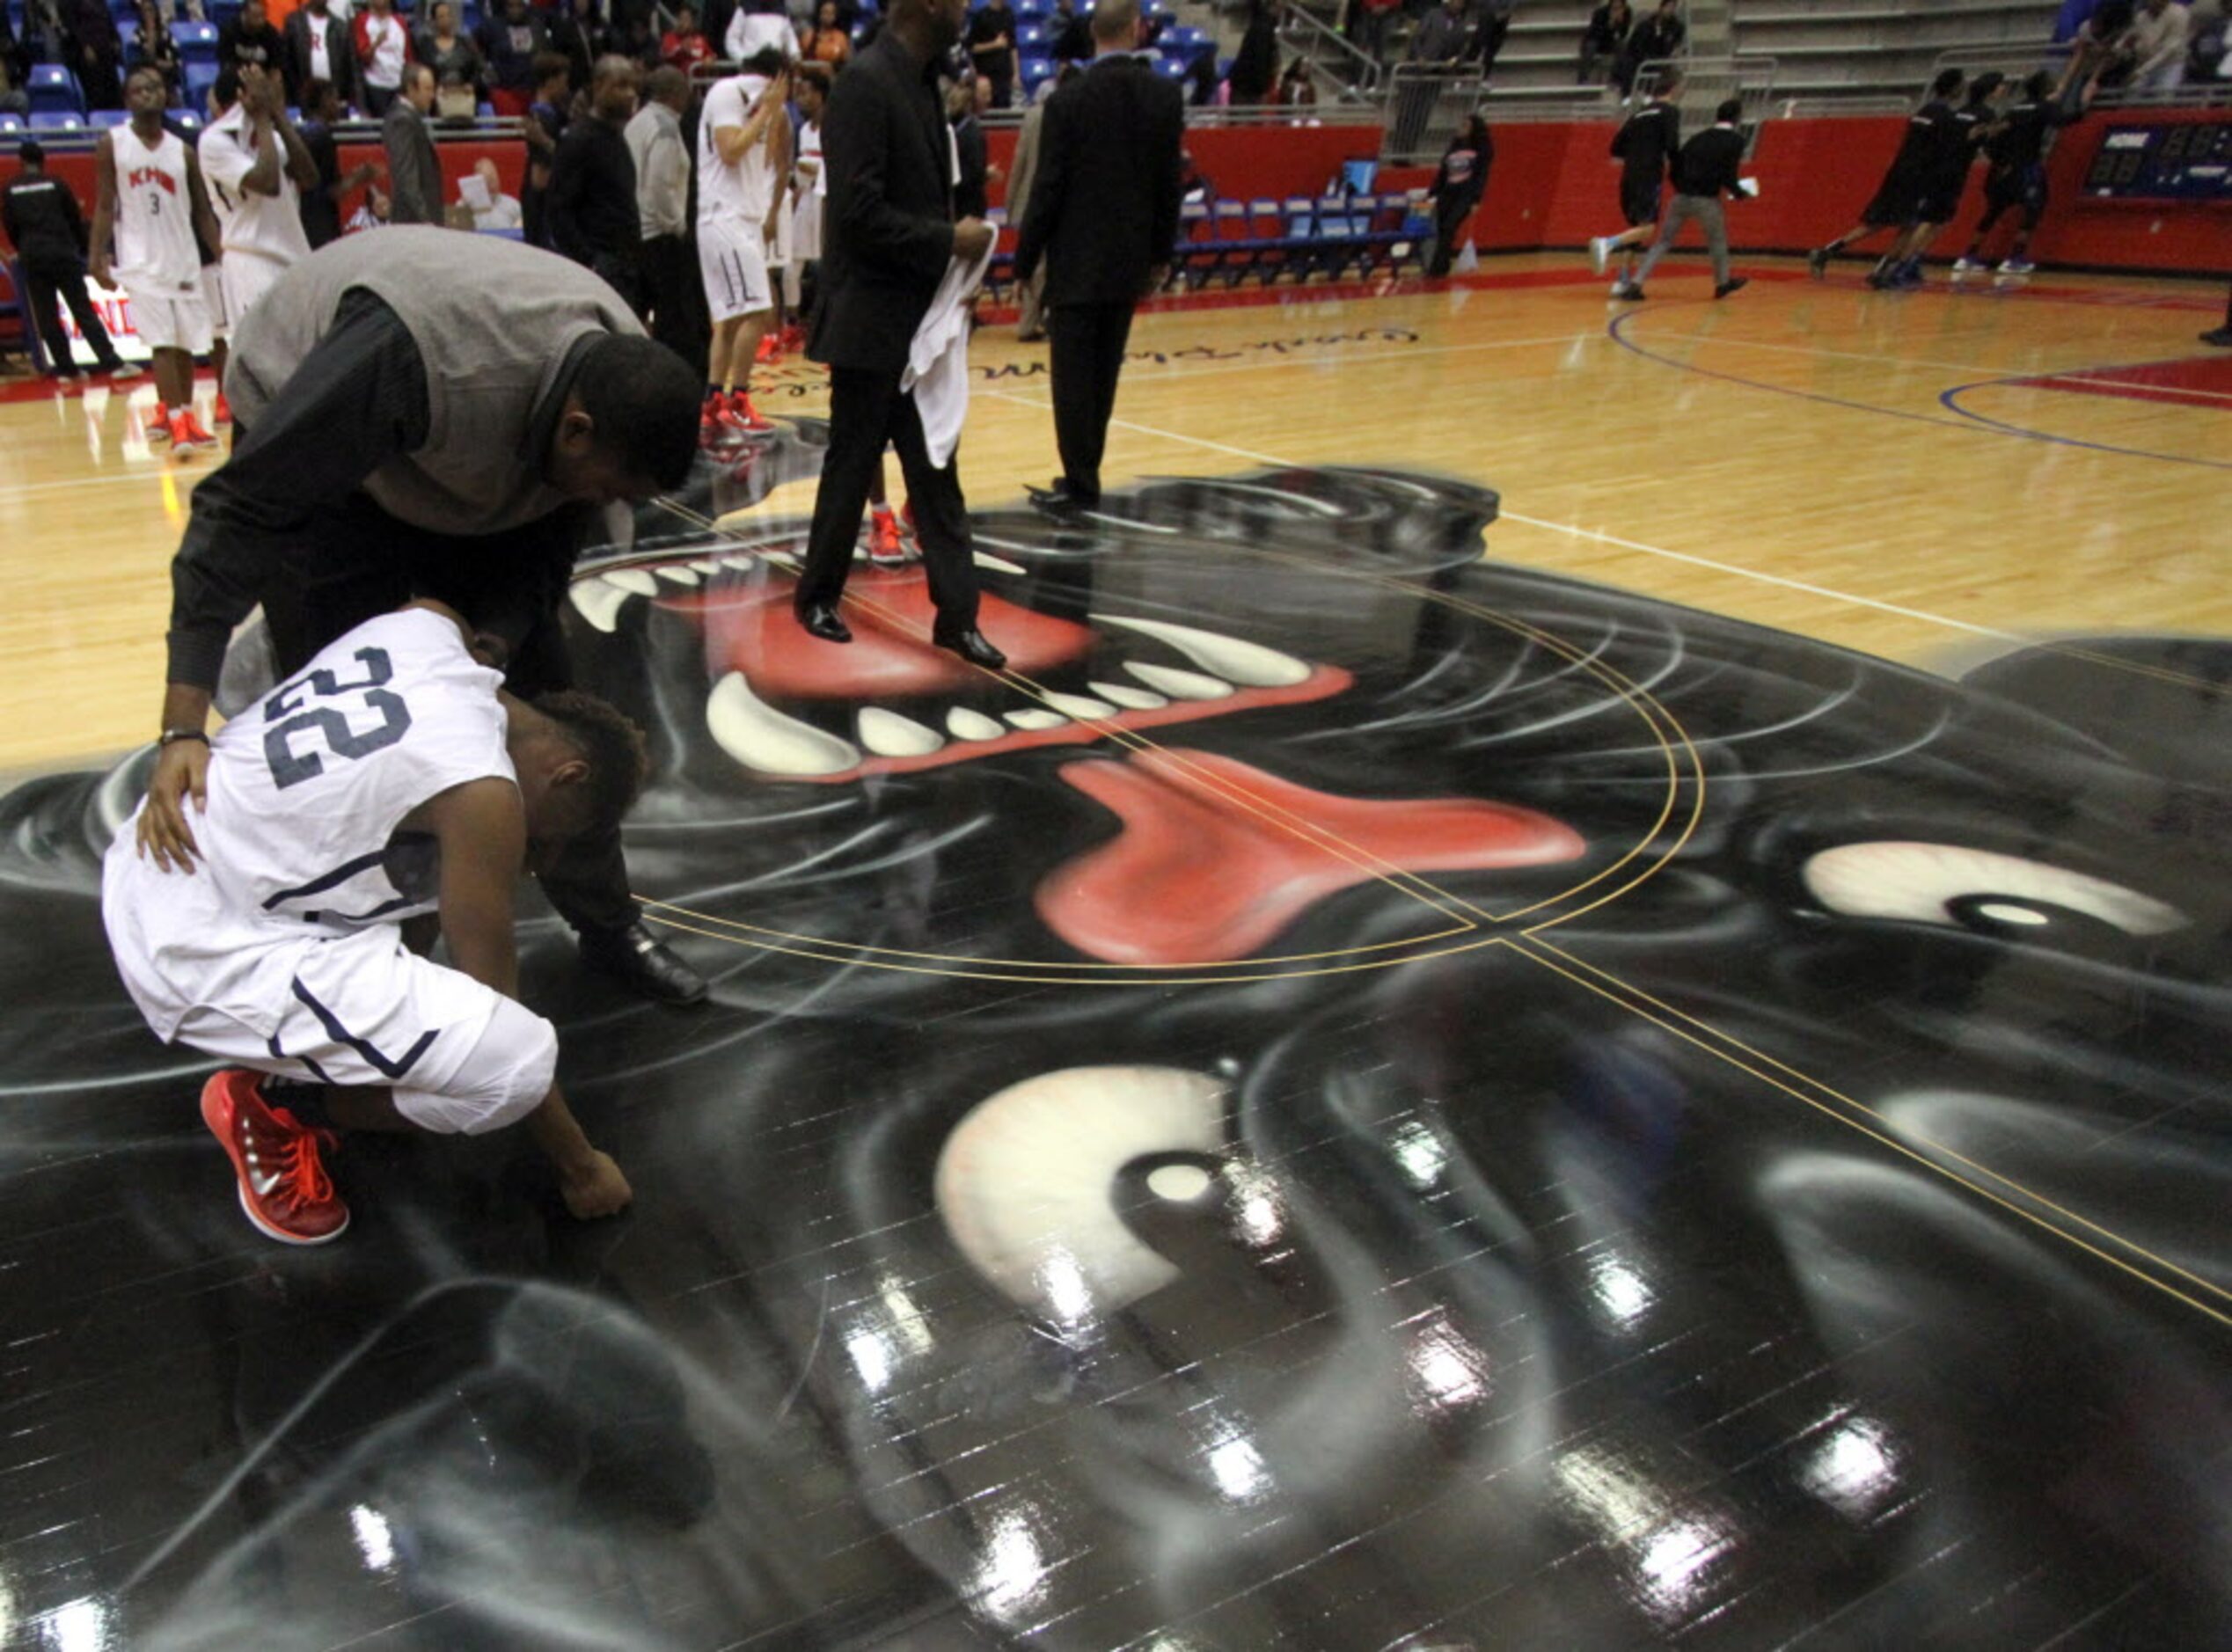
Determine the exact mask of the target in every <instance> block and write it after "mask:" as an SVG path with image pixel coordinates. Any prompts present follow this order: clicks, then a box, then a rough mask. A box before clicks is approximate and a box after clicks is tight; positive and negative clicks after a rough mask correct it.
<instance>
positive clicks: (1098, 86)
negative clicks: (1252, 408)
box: [1015, 0, 1186, 510]
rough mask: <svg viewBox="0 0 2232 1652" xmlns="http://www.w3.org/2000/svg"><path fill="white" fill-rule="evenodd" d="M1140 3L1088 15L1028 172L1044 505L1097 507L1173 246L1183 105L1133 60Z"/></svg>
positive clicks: (1105, 1)
mask: <svg viewBox="0 0 2232 1652" xmlns="http://www.w3.org/2000/svg"><path fill="white" fill-rule="evenodd" d="M1138 40H1139V0H1101V3H1100V4H1098V5H1097V6H1095V7H1094V11H1093V46H1094V59H1093V67H1092V68H1091V69H1087V71H1086V72H1085V74H1084V75H1083V76H1082V77H1079V79H1078V80H1076V81H1074V82H1072V84H1069V85H1067V86H1065V87H1063V88H1062V89H1061V90H1060V91H1057V92H1056V93H1055V94H1054V96H1053V98H1052V99H1050V101H1049V102H1048V104H1047V106H1046V124H1045V128H1044V130H1043V132H1042V133H1041V135H1040V137H1039V155H1038V172H1037V176H1036V178H1035V179H1033V180H1032V184H1031V198H1030V201H1029V203H1028V208H1027V209H1026V210H1025V212H1024V215H1023V230H1022V235H1021V238H1020V239H1019V240H1018V241H1017V243H1016V247H1015V275H1016V279H1017V280H1018V281H1028V280H1029V279H1030V278H1031V275H1032V274H1033V273H1034V272H1035V271H1036V269H1037V268H1038V262H1039V259H1041V258H1042V257H1043V258H1044V259H1045V260H1046V296H1045V299H1044V301H1043V302H1044V303H1045V306H1046V318H1047V319H1046V331H1047V334H1048V336H1049V337H1050V339H1051V340H1053V348H1052V355H1053V368H1054V440H1055V444H1056V446H1057V447H1058V448H1059V449H1060V450H1061V455H1062V477H1061V479H1060V480H1059V481H1057V483H1056V484H1055V486H1054V490H1053V493H1051V494H1050V495H1045V496H1042V497H1041V502H1042V503H1044V504H1049V505H1050V506H1051V507H1053V508H1057V509H1061V510H1090V509H1092V508H1094V507H1096V506H1097V505H1099V504H1100V502H1101V450H1103V449H1104V448H1105V447H1107V445H1108V440H1109V414H1111V413H1114V412H1115V411H1116V376H1117V375H1118V374H1120V373H1121V372H1123V350H1124V346H1125V345H1126V344H1127V343H1129V342H1130V341H1131V311H1132V307H1133V306H1134V305H1135V304H1137V303H1138V301H1139V300H1140V298H1141V297H1142V296H1145V294H1147V293H1149V292H1152V291H1153V289H1155V288H1157V287H1159V286H1160V285H1161V283H1162V278H1163V276H1164V275H1165V274H1167V271H1168V267H1169V263H1170V256H1171V248H1172V246H1173V245H1174V244H1175V242H1176V240H1177V238H1178V203H1179V200H1180V198H1181V194H1182V191H1181V188H1180V185H1179V172H1180V157H1181V154H1182V146H1183V144H1184V141H1185V133H1186V105H1185V99H1184V96H1183V94H1182V93H1181V92H1180V91H1179V90H1178V88H1177V87H1175V86H1174V85H1172V84H1170V83H1169V82H1168V81H1167V80H1165V79H1163V78H1162V77H1160V76H1159V75H1157V74H1156V73H1155V72H1154V70H1153V69H1152V68H1151V67H1150V66H1149V65H1148V64H1147V63H1146V62H1145V61H1143V60H1142V59H1140V58H1138V57H1137V56H1135V55H1133V49H1134V48H1136V47H1137V46H1138Z"/></svg>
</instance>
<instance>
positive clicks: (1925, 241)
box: [1878, 69, 2007, 287]
mask: <svg viewBox="0 0 2232 1652" xmlns="http://www.w3.org/2000/svg"><path fill="white" fill-rule="evenodd" d="M2006 84H2007V77H2006V76H2005V75H2002V74H2001V73H1999V72H1998V71H1997V70H1994V69H1987V70H1986V71H1985V72H1984V73H1983V74H1980V75H1979V76H1978V77H1976V78H1975V79H1974V80H1972V81H1971V82H1970V83H1969V91H1968V101H1967V102H1966V103H1965V104H1963V105H1962V106H1960V107H1959V108H1958V109H1956V110H1954V111H1953V126H1952V132H1951V135H1950V136H1946V137H1944V138H1943V141H1942V142H1941V143H1939V145H1938V148H1937V151H1936V156H1935V157H1934V158H1933V160H1932V163H1931V169H1930V174H1929V177H1928V179H1926V180H1925V181H1924V183H1923V185H1922V192H1921V194H1920V195H1919V196H1917V197H1916V199H1915V202H1914V223H1912V224H1910V225H1909V226H1907V230H1906V233H1905V234H1904V235H1902V236H1900V237H1899V239H1898V240H1897V241H1896V242H1895V243H1893V244H1892V249H1891V251H1890V252H1888V253H1887V254H1885V256H1884V266H1885V268H1884V274H1883V280H1882V281H1881V282H1880V283H1878V284H1879V285H1881V286H1884V287H1919V286H1921V284H1922V257H1923V255H1924V254H1925V253H1927V252H1928V251H1929V244H1930V243H1931V242H1932V241H1935V240H1936V238H1937V237H1938V233H1939V232H1940V231H1941V230H1943V229H1944V228H1945V226H1946V225H1947V224H1949V223H1952V221H1953V219H1954V217H1955V216H1957V215H1958V213H1959V212H1960V209H1961V197H1962V196H1964V195H1965V194H1968V175H1969V170H1970V168H1972V167H1973V166H1974V165H1975V164H1976V157H1977V156H1978V155H1979V154H1980V152H1981V151H1982V150H1983V148H1984V143H1985V140H1986V139H1987V138H1989V137H1990V136H1992V135H1994V133H1996V132H1997V131H1998V130H1999V129H2000V128H1999V119H1998V117H1999V110H1998V108H1997V106H1996V99H1998V98H1999V96H2000V88H2001V87H2002V86H2004V85H2006Z"/></svg>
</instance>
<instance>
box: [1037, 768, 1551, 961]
mask: <svg viewBox="0 0 2232 1652" xmlns="http://www.w3.org/2000/svg"><path fill="white" fill-rule="evenodd" d="M1061 775H1062V778H1063V779H1065V780H1066V781H1067V782H1068V783H1069V784H1070V785H1072V786H1075V787H1076V788H1077V789H1078V790H1079V791H1080V792H1082V793H1085V794H1086V795H1087V797H1089V798H1092V799H1094V800H1095V801H1097V802H1100V803H1102V804H1105V805H1106V806H1107V807H1108V808H1110V809H1111V810H1113V811H1114V812H1115V813H1116V817H1117V818H1118V819H1119V820H1121V821H1122V822H1123V830H1122V831H1121V832H1120V833H1119V834H1118V835H1117V836H1116V839H1115V840H1114V841H1113V842H1111V843H1107V844H1102V845H1101V847H1100V848H1098V849H1094V850H1093V851H1091V852H1088V853H1086V854H1083V855H1079V857H1078V858H1077V859H1074V860H1072V861H1071V862H1069V863H1068V864H1067V865H1066V866H1063V867H1061V868H1060V869H1059V870H1058V871H1057V872H1055V873H1054V874H1052V875H1051V876H1050V877H1048V878H1047V879H1046V880H1045V881H1043V883H1041V884H1040V885H1039V887H1038V893H1037V896H1036V903H1037V906H1038V912H1039V916H1040V917H1042V918H1043V919H1044V920H1045V922H1046V924H1047V926H1048V927H1049V928H1050V929H1052V930H1053V931H1054V932H1055V933H1056V934H1057V935H1059V936H1060V937H1061V938H1062V939H1064V940H1065V941H1067V942H1068V943H1069V944H1070V945H1071V946H1072V947H1076V948H1077V949H1078V950H1079V952H1082V953H1087V954H1091V955H1092V956H1094V957H1095V958H1101V959H1105V960H1107V961H1109V962H1110V963H1168V964H1188V963H1221V962H1227V961H1233V960H1235V959H1240V958H1246V957H1248V956H1249V955H1251V954H1254V953H1255V951H1256V950H1257V949H1258V948H1259V947H1262V945H1263V944H1264V943H1265V942H1266V941H1269V940H1270V939H1271V938H1272V937H1273V936H1275V935H1277V933H1278V932H1280V931H1281V930H1283V929H1284V928H1285V927H1286V926H1287V925H1289V924H1291V923H1292V922H1293V921H1294V920H1295V919H1296V918H1297V917H1300V916H1301V915H1302V913H1303V912H1304V911H1306V910H1307V909H1308V908H1309V907H1310V906H1312V905H1313V904H1314V903H1316V902H1318V901H1320V900H1322V899H1323V898H1324V897H1325V896H1326V895H1330V894H1332V893H1333V892H1334V891H1336V890H1337V889H1344V888H1348V887H1350V885H1351V884H1356V883H1362V882H1365V881H1367V880H1369V879H1372V878H1374V877H1377V876H1381V875H1387V874H1394V873H1396V872H1455V871H1467V870H1481V869H1485V868H1490V867H1497V866H1544V865H1548V864H1550V863H1552V862H1555V861H1562V860H1572V859H1577V857H1578V856H1579V855H1580V854H1581V852H1582V851H1583V850H1584V848H1586V847H1587V845H1586V844H1584V842H1583V841H1582V839H1581V837H1580V835H1579V834H1578V833H1577V832H1575V831H1574V830H1571V829H1570V827H1567V826H1565V825H1562V824H1561V823H1560V822H1557V821H1555V820H1552V819H1551V818H1550V817H1549V816H1548V815H1539V814H1537V813H1535V812H1534V811H1533V809H1527V808H1516V807H1513V806H1511V805H1510V804H1504V803H1485V802H1479V801H1476V800H1471V799H1467V798H1426V799H1401V800H1388V801H1379V800H1365V799H1358V798H1349V797H1334V796H1331V795H1329V794H1328V793H1323V792H1314V791H1311V790H1310V789H1308V788H1307V787H1306V786H1295V785H1293V784H1292V783H1291V782H1289V781H1286V780H1282V779H1279V778H1277V777H1276V776H1273V775H1269V774H1265V773H1264V772H1263V771H1262V770H1260V769H1254V768H1250V767H1249V766H1248V764H1244V763H1239V762H1235V761H1234V760H1233V759H1232V758H1230V757H1218V756H1215V755H1212V754H1211V753H1208V752H1202V751H1168V752H1148V753H1145V754H1142V755H1140V756H1138V757H1134V758H1133V759H1132V760H1131V761H1129V762H1122V763H1115V762H1102V761H1088V762H1083V763H1072V764H1068V765H1066V766H1065V767H1064V768H1063V770H1062V771H1061Z"/></svg>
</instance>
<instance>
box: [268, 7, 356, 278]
mask: <svg viewBox="0 0 2232 1652" xmlns="http://www.w3.org/2000/svg"><path fill="white" fill-rule="evenodd" d="M284 33H285V34H286V38H287V59H286V62H287V76H288V79H287V85H288V88H289V96H290V97H292V98H294V99H296V102H297V103H298V104H299V105H300V106H301V107H302V108H304V110H307V109H308V108H309V107H310V84H311V82H312V81H314V80H322V81H324V82H326V84H328V85H329V86H331V87H332V88H333V92H334V94H335V95H336V96H337V97H338V98H339V99H340V101H341V102H343V103H355V102H357V101H358V100H359V99H360V98H361V95H362V94H361V93H360V92H359V91H358V89H357V84H356V43H355V40H353V39H352V38H351V37H350V33H349V26H348V24H347V23H346V22H345V21H343V20H342V19H341V18H340V17H338V16H336V15H335V14H334V11H333V5H332V4H331V0H308V4H304V5H301V6H297V7H296V9H295V10H294V11H290V12H289V13H288V14H287V26H286V29H285V31H284ZM335 233H337V234H338V233H339V227H338V226H336V230H335ZM311 245H312V246H316V245H319V244H318V242H316V241H312V242H311Z"/></svg>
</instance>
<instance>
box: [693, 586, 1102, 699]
mask: <svg viewBox="0 0 2232 1652" xmlns="http://www.w3.org/2000/svg"><path fill="white" fill-rule="evenodd" d="M848 583H849V586H850V588H851V590H852V592H853V597H854V599H855V600H853V601H850V602H847V603H845V624H847V625H850V626H851V627H852V628H853V641H852V643H851V644H850V645H849V646H847V647H831V646H830V645H829V644H828V643H826V642H822V641H819V640H816V639H815V638H813V637H809V636H808V635H807V634H806V632H804V631H803V630H801V628H800V626H799V624H798V621H797V620H796V619H794V618H792V616H791V588H792V582H791V581H787V580H785V581H780V582H779V583H771V584H766V585H760V584H752V585H741V586H735V587H730V588H724V589H722V590H721V591H720V592H718V593H708V594H706V595H703V596H696V597H688V596H667V597H665V598H664V599H663V600H664V601H665V602H666V603H667V604H668V605H669V606H670V607H675V608H681V609H684V610H689V611H693V612H695V613H696V614H697V615H698V616H699V619H700V621H701V622H702V624H703V625H704V626H705V632H706V663H707V665H708V666H709V667H710V668H711V674H712V676H715V677H719V676H722V675H723V674H724V673H726V672H729V671H742V672H743V674H744V676H745V678H746V679H747V680H748V681H749V682H750V683H751V687H752V692H753V693H755V694H757V695H758V696H760V697H761V698H764V699H801V700H858V701H860V703H861V704H863V705H875V704H876V703H877V702H879V701H882V700H886V699H892V698H905V697H916V696H924V695H931V694H951V693H955V692H956V691H960V690H962V689H966V688H973V687H977V686H978V685H980V684H982V683H983V682H984V677H983V676H982V675H981V674H979V673H978V672H977V670H976V669H975V668H974V667H971V666H968V665H964V664H962V662H961V661H960V660H959V659H958V658H956V657H955V656H954V655H953V654H948V653H947V652H946V651H945V650H943V649H942V648H933V647H930V646H929V645H928V643H927V642H926V641H925V640H924V639H925V638H926V637H927V636H928V635H929V634H930V627H931V623H932V622H933V620H934V619H935V618H937V613H936V610H934V609H933V608H932V606H931V604H930V582H929V581H928V579H927V578H926V576H925V575H924V574H923V573H922V571H921V570H920V569H919V568H907V569H904V570H900V571H896V572H894V571H889V570H886V569H882V568H858V569H855V570H854V571H853V575H852V578H851V580H850V581H849V582H848ZM977 624H978V625H979V626H980V627H981V628H982V629H983V630H984V632H985V634H986V635H988V636H990V637H992V638H993V639H994V640H997V641H998V642H999V646H1000V648H1001V650H1002V652H1004V653H1005V654H1006V655H1007V662H1008V669H1010V670H1014V671H1018V672H1021V674H1022V675H1023V676H1038V675H1039V674H1040V673H1042V672H1046V671H1050V670H1052V669H1055V668H1056V667H1057V666H1062V665H1066V664H1068V663H1069V662H1071V661H1072V660H1081V659H1083V658H1084V657H1085V654H1086V652H1087V649H1089V648H1091V647H1092V646H1093V633H1092V632H1091V631H1089V630H1087V628H1086V627H1085V626H1083V625H1077V624H1075V623H1073V622H1072V621H1070V620H1066V619H1057V618H1054V617H1053V616H1052V615H1050V614H1041V613H1036V612H1034V611H1033V610H1030V609H1028V608H1019V607H1017V606H1016V605H1015V604H1014V603H1009V602H1003V601H1002V600H1001V599H1000V598H999V597H997V596H992V594H991V593H989V592H987V593H986V594H985V595H984V598H983V605H982V610H981V612H980V614H979V617H978V620H977Z"/></svg>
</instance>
